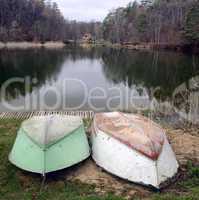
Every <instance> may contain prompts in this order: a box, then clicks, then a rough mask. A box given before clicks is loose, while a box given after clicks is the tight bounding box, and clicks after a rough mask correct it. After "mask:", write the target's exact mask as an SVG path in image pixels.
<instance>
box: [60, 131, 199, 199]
mask: <svg viewBox="0 0 199 200" xmlns="http://www.w3.org/2000/svg"><path fill="white" fill-rule="evenodd" d="M193 133H195V131H193ZM167 135H168V139H169V141H170V143H171V145H172V147H173V149H174V151H175V153H176V157H177V159H178V161H179V163H180V166H181V168H183V166H184V165H185V164H186V163H187V161H188V160H193V161H194V163H199V136H194V135H191V134H190V133H189V134H188V133H186V131H183V130H180V129H176V130H172V129H167ZM63 173H64V176H65V178H66V179H67V180H72V181H80V182H82V183H86V184H92V185H93V184H94V185H95V186H96V192H97V193H98V194H100V195H101V194H104V193H107V192H113V193H115V194H116V195H121V196H124V197H126V199H130V198H132V197H133V196H136V197H141V198H147V197H148V196H149V195H150V194H152V190H151V189H150V188H146V187H144V186H140V185H137V184H133V183H130V182H128V181H125V180H122V179H120V178H118V177H116V176H113V175H111V174H108V173H107V172H105V171H104V170H102V169H101V168H100V167H98V166H97V165H96V164H95V163H94V161H93V160H92V159H88V160H86V161H85V162H83V163H81V164H80V165H78V166H75V167H72V168H70V169H67V170H66V171H65V170H64V172H63ZM62 175H63V174H62Z"/></svg>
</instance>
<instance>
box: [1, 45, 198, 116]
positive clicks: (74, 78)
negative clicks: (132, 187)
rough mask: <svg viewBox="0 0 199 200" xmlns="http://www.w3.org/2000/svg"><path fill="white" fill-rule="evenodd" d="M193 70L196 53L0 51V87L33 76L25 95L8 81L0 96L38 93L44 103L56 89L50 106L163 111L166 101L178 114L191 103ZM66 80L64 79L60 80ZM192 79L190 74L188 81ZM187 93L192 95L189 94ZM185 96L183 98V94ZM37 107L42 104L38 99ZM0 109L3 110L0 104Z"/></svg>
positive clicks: (21, 98) (15, 100)
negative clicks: (17, 78)
mask: <svg viewBox="0 0 199 200" xmlns="http://www.w3.org/2000/svg"><path fill="white" fill-rule="evenodd" d="M197 75H199V58H198V57H195V56H190V55H184V54H180V53H173V52H139V51H128V50H114V49H106V48H94V49H82V48H68V49H67V48H66V49H63V50H44V49H42V50H28V51H27V50H26V51H16V50H12V51H5V50H2V51H0V85H1V86H2V85H3V83H4V82H5V81H7V80H8V79H10V78H13V77H26V76H29V77H30V78H31V81H32V78H36V80H37V81H36V82H34V83H30V85H31V87H30V90H29V91H28V94H27V93H26V92H25V88H24V84H21V83H15V84H12V85H10V87H8V89H7V90H6V100H7V101H8V102H9V103H10V104H12V105H23V104H24V102H25V100H26V99H27V98H28V95H30V96H31V101H32V102H36V101H37V103H38V102H40V101H41V99H40V98H39V95H42V94H43V96H44V97H45V98H44V99H45V102H46V103H47V104H48V105H49V107H50V106H52V105H54V104H55V102H56V100H57V97H55V96H56V94H57V93H59V95H60V98H61V100H60V102H59V103H58V104H56V106H55V107H53V109H70V108H74V107H76V108H77V109H79V110H80V109H81V110H83V109H96V110H98V109H97V108H100V109H99V110H98V111H102V110H110V107H111V108H112V110H115V109H120V110H128V111H130V110H132V109H135V108H136V107H139V108H142V107H143V108H146V109H149V108H150V109H156V110H157V108H158V109H159V110H161V107H162V105H164V106H165V105H167V106H166V109H165V110H168V106H170V107H171V108H173V107H175V109H174V110H176V108H177V109H178V110H180V112H182V113H190V110H191V109H190V107H189V106H185V104H189V103H190V102H191V103H192V104H194V105H196V104H197V102H196V101H197V100H198V88H197V87H196V88H194V89H193V88H192V86H190V85H191V84H190V81H191V80H192V77H196V76H197ZM66 79H67V80H68V81H69V80H70V82H68V83H67V85H63V83H65V82H66ZM192 82H193V81H191V83H192ZM198 83H199V80H198V78H195V79H194V84H195V85H196V84H198ZM181 85H183V87H182V86H181ZM49 88H50V91H49ZM85 88H86V89H85ZM176 88H178V89H176ZM179 88H181V89H179ZM187 91H188V93H187ZM193 93H194V98H193V97H191V96H193ZM90 95H92V98H89V97H90ZM187 95H188V96H189V98H188V97H187V98H185V97H186V96H187ZM132 96H133V105H132ZM182 96H183V98H182ZM134 97H135V98H134ZM190 98H191V99H194V100H190ZM172 100H174V101H172ZM107 102H108V103H107ZM185 102H186V103H185ZM63 104H64V108H63ZM78 105H79V106H78ZM197 105H198V104H197ZM49 107H48V108H49ZM132 107H133V108H132ZM182 107H183V108H182ZM28 109H30V110H32V109H38V107H37V105H35V106H31V107H29V108H28ZM39 109H46V107H45V106H44V105H43V104H42V105H40V107H39ZM0 110H5V107H4V106H2V104H1V105H0Z"/></svg>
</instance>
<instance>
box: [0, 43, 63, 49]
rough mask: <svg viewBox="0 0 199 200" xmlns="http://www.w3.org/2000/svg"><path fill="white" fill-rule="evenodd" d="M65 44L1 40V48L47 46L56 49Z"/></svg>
mask: <svg viewBox="0 0 199 200" xmlns="http://www.w3.org/2000/svg"><path fill="white" fill-rule="evenodd" d="M64 46H65V44H64V43H63V42H46V43H44V44H41V43H34V42H8V43H2V42H0V49H4V48H6V49H29V48H42V47H44V48H47V49H55V48H63V47H64Z"/></svg>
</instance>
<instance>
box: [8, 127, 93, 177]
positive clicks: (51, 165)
mask: <svg viewBox="0 0 199 200" xmlns="http://www.w3.org/2000/svg"><path fill="white" fill-rule="evenodd" d="M89 156H90V150H89V145H88V140H87V137H86V134H85V131H84V126H83V125H82V126H80V127H79V128H78V129H76V130H74V131H73V132H72V133H71V134H69V135H67V136H66V137H64V138H63V139H61V140H60V141H58V142H57V143H56V144H53V145H52V146H49V147H48V148H47V149H42V148H41V147H39V146H38V145H37V144H36V143H35V142H34V141H33V140H31V139H30V137H28V136H27V134H25V133H24V131H23V130H21V129H20V130H19V132H18V135H17V138H16V141H15V144H14V146H13V148H12V151H11V153H10V155H9V160H10V162H11V163H13V164H14V165H15V166H17V167H19V168H21V169H23V170H26V171H30V172H34V173H40V174H45V173H49V172H53V171H57V170H61V169H64V168H67V167H70V166H72V165H75V164H77V163H79V162H81V161H83V160H85V159H86V158H88V157H89Z"/></svg>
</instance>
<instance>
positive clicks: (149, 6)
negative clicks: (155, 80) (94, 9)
mask: <svg viewBox="0 0 199 200" xmlns="http://www.w3.org/2000/svg"><path fill="white" fill-rule="evenodd" d="M103 36H104V39H105V40H109V41H111V42H112V43H124V42H131V43H140V42H144V43H155V44H165V43H166V44H182V43H187V42H188V43H192V44H197V43H199V1H198V0H141V1H140V3H137V2H136V1H134V2H132V3H129V4H128V5H127V7H126V8H117V9H115V10H113V11H112V12H110V13H109V14H108V16H107V17H106V18H105V20H104V22H103Z"/></svg>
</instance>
